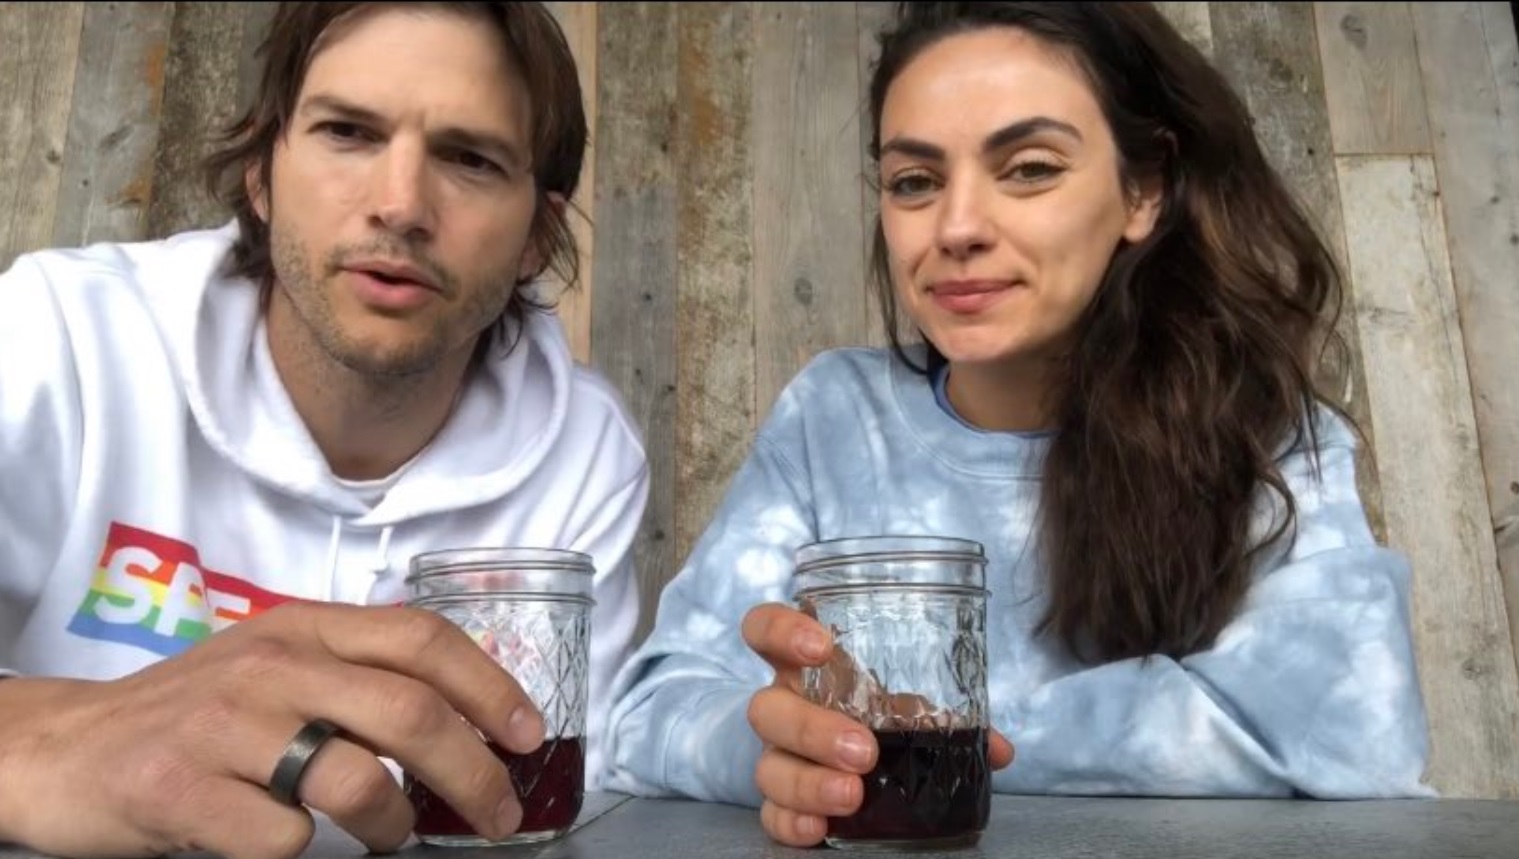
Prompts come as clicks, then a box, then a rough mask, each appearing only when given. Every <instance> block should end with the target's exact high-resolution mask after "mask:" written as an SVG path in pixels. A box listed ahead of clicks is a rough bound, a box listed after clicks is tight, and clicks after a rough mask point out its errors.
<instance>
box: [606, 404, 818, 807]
mask: <svg viewBox="0 0 1519 859" xmlns="http://www.w3.org/2000/svg"><path fill="white" fill-rule="evenodd" d="M799 474H800V472H799V471H798V470H797V469H796V468H795V467H794V466H792V465H791V463H790V462H788V461H787V460H786V459H785V457H784V455H783V454H782V453H781V450H780V448H779V447H777V446H775V445H773V444H772V443H771V441H770V440H769V439H768V438H767V436H766V435H765V434H764V433H763V432H762V433H761V434H760V436H759V437H758V438H757V439H756V441H755V445H754V447H753V449H752V450H751V453H750V455H749V457H748V459H747V460H746V461H745V462H744V464H743V465H742V466H741V467H740V468H739V470H738V471H737V473H736V474H735V475H734V478H733V480H732V482H731V483H730V485H729V488H728V492H727V494H726V496H725V497H724V499H723V502H722V504H721V505H719V507H718V509H717V512H716V513H715V514H714V516H713V518H712V520H711V523H710V524H709V526H708V527H707V529H706V531H705V532H704V533H703V535H702V537H701V538H700V539H699V540H698V542H697V544H696V546H695V547H694V549H693V550H692V552H691V555H690V556H689V558H688V560H687V562H686V564H685V566H684V568H683V569H682V570H681V572H680V573H679V575H677V576H676V577H675V578H674V579H673V580H672V581H671V582H670V583H669V584H668V585H667V586H666V587H665V589H664V592H663V594H662V596H661V598H660V603H659V612H658V618H657V622H656V624H655V626H654V631H653V633H652V634H651V635H650V636H649V638H648V639H647V640H646V641H645V642H644V644H643V645H642V647H640V648H639V650H638V651H637V652H636V653H635V654H634V656H633V659H632V660H631V661H630V662H629V664H628V665H627V666H626V667H625V668H624V669H623V671H622V672H621V673H620V674H619V675H618V679H617V682H616V684H615V689H614V693H613V701H614V704H613V709H612V713H611V717H610V730H609V734H608V736H609V739H610V742H611V748H610V749H609V752H608V764H607V765H608V770H607V772H606V775H605V783H604V786H605V787H606V788H607V789H610V790H615V791H620V792H624V793H631V794H635V795H641V796H685V797H691V798H694V799H701V800H708V801H717V802H728V803H735V804H740V805H751V806H757V805H759V804H760V795H759V790H758V789H757V788H756V787H755V784H754V766H755V764H756V763H757V762H758V760H759V756H760V751H761V749H760V742H759V739H758V737H757V736H756V735H755V733H754V731H753V729H752V728H751V727H750V725H749V721H748V706H749V699H750V697H751V696H752V695H753V694H754V692H755V691H756V690H757V689H759V688H760V687H762V686H764V685H766V684H768V683H769V682H770V681H771V679H772V672H771V670H770V668H769V666H768V665H766V664H765V663H764V661H762V660H761V659H760V658H759V657H758V656H756V655H754V653H753V652H752V651H750V650H749V648H748V647H747V646H746V645H745V644H744V642H743V638H742V636H741V634H740V631H739V626H738V621H739V620H740V619H741V618H742V617H743V616H744V613H745V612H746V611H748V609H749V608H751V607H753V606H755V605H759V604H760V603H763V602H769V601H784V600H786V599H787V598H788V595H787V594H786V592H785V591H784V587H785V583H786V582H787V581H788V580H789V578H790V570H791V565H792V555H791V552H792V549H791V547H795V546H799V545H802V544H804V543H807V542H810V541H811V539H812V534H813V533H814V531H815V526H814V524H813V523H814V519H813V516H812V514H811V505H810V500H809V498H808V496H807V494H806V492H805V489H804V488H805V485H806V484H805V482H804V481H803V480H802V479H801V478H800V477H799Z"/></svg>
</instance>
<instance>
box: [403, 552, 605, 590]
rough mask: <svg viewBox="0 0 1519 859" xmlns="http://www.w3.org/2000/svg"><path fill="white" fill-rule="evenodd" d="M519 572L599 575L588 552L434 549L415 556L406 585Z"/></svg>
mask: <svg viewBox="0 0 1519 859" xmlns="http://www.w3.org/2000/svg"><path fill="white" fill-rule="evenodd" d="M519 568H526V569H530V570H538V571H552V572H565V573H579V574H583V575H592V576H593V575H595V573H596V567H595V564H594V563H593V561H592V559H591V556H590V555H587V554H586V553H584V552H576V551H572V550H569V549H550V548H540V547H535V546H511V547H470V548H458V549H434V550H432V551H428V552H422V553H420V554H417V555H413V556H412V559H411V566H410V572H409V573H407V575H406V578H405V582H406V583H407V584H410V583H412V582H419V581H424V580H426V579H431V578H438V577H442V576H447V575H453V574H456V573H478V572H489V571H493V570H499V571H503V572H505V571H509V570H514V569H519Z"/></svg>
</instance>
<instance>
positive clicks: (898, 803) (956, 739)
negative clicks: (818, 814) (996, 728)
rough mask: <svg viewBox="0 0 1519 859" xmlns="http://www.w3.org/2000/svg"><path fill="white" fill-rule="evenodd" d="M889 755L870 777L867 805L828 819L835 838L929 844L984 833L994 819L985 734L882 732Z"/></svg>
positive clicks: (883, 753) (878, 738)
mask: <svg viewBox="0 0 1519 859" xmlns="http://www.w3.org/2000/svg"><path fill="white" fill-rule="evenodd" d="M875 736H876V743H877V744H879V746H880V749H881V753H880V756H879V757H878V758H877V759H876V766H875V769H873V770H871V771H870V773H869V774H868V775H866V776H864V782H865V801H864V802H862V803H861V804H860V810H859V811H856V812H855V813H854V814H851V815H850V816H848V817H831V818H829V819H828V835H829V837H831V838H841V839H847V840H851V841H923V840H929V839H941V838H954V837H956V836H966V835H971V834H973V833H977V832H980V831H981V830H982V829H984V828H986V821H987V818H989V817H990V816H991V808H992V806H991V802H992V781H991V768H990V766H989V765H988V763H987V745H986V743H987V740H986V730H985V729H984V728H975V729H966V730H960V731H935V730H927V731H876V732H875Z"/></svg>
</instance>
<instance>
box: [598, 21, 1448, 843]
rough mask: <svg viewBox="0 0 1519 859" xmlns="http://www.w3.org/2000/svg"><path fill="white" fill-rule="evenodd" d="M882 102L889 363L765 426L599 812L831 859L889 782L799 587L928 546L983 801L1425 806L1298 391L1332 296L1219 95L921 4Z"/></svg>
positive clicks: (1145, 59) (1122, 42) (622, 699)
mask: <svg viewBox="0 0 1519 859" xmlns="http://www.w3.org/2000/svg"><path fill="white" fill-rule="evenodd" d="M870 102H871V104H870V108H871V121H872V123H873V131H874V135H873V141H872V154H873V156H874V157H875V158H876V160H877V163H878V167H879V188H880V210H881V213H880V220H879V224H878V227H877V230H876V233H875V250H874V265H873V269H874V271H873V274H874V277H875V279H876V281H877V285H878V287H879V288H880V291H881V296H882V299H883V306H884V307H885V309H886V313H885V319H884V322H885V324H886V329H887V331H888V333H889V334H893V343H894V345H893V347H892V348H891V349H889V350H884V349H883V350H871V349H844V350H837V351H833V352H830V353H827V354H824V355H822V356H819V357H818V358H817V359H815V360H814V361H813V362H812V363H811V364H810V365H809V366H808V367H807V368H806V369H804V370H803V371H802V372H801V373H800V374H799V375H798V376H797V378H796V379H795V380H793V382H792V383H791V384H790V385H789V386H788V388H787V390H786V391H785V392H784V393H783V394H782V396H781V397H780V398H779V400H778V402H777V403H776V406H775V408H774V410H773V412H772V413H771V415H770V416H769V418H768V420H767V422H766V424H765V426H764V427H763V428H762V430H761V432H760V433H759V435H758V437H757V439H756V441H755V445H754V449H753V451H752V453H751V455H750V457H749V459H748V461H747V462H746V463H745V464H744V466H743V468H742V469H741V470H740V472H739V473H738V474H737V475H736V476H735V478H734V481H733V484H732V486H731V487H730V490H729V492H728V495H727V497H726V499H725V501H724V503H723V505H722V507H721V508H720V509H719V511H718V513H717V514H716V517H715V518H714V520H713V521H712V523H711V526H710V527H709V528H708V530H707V532H706V533H705V535H704V536H703V537H702V539H701V540H700V541H699V543H698V544H697V546H696V548H695V550H694V551H693V553H692V555H691V557H690V559H689V560H688V562H687V565H686V567H685V568H684V569H683V570H682V572H681V573H680V575H679V576H678V577H677V578H676V579H675V580H674V581H673V582H671V584H670V585H669V587H668V588H667V589H666V591H665V595H664V597H663V600H662V603H661V605H660V612H659V618H658V624H657V626H656V628H655V631H654V633H653V634H652V636H651V637H650V638H649V639H648V641H647V642H646V643H645V644H644V646H643V647H642V649H641V650H640V652H639V653H638V654H637V656H636V657H635V659H634V661H633V663H632V664H631V665H629V666H628V667H627V668H626V669H625V671H624V672H623V673H622V674H621V676H620V682H619V684H618V688H617V700H618V703H617V704H616V706H615V708H614V712H613V714H612V717H611V718H612V725H613V729H612V737H611V741H612V743H613V744H614V747H615V748H614V752H613V755H612V771H611V772H610V773H609V774H608V775H609V776H610V782H609V783H610V784H611V785H612V786H614V787H616V788H619V789H622V790H628V791H632V792H639V793H667V794H680V795H687V796H693V797H697V798H703V799H712V800H720V801H727V802H740V803H750V804H754V805H762V806H763V808H762V820H763V822H764V825H765V827H766V829H767V831H768V832H769V833H770V834H771V835H772V836H773V837H774V838H775V839H777V840H779V841H781V842H784V843H788V844H796V845H805V844H814V843H817V842H818V841H820V840H821V839H822V837H823V835H824V832H825V827H826V818H827V817H828V816H840V815H845V814H848V813H850V812H851V811H853V810H854V809H855V808H856V807H857V805H858V804H859V802H860V797H861V793H862V787H861V782H860V778H859V774H860V773H864V772H868V771H869V769H870V767H871V764H872V763H873V761H874V757H875V754H876V749H875V746H874V742H873V740H872V739H871V735H870V733H869V732H868V731H863V730H861V729H860V727H861V726H859V725H857V724H855V723H853V722H850V721H849V720H848V719H847V718H845V717H844V716H842V715H840V714H837V713H832V712H829V711H826V710H823V709H821V708H819V707H816V706H813V705H811V704H809V703H807V702H806V701H805V700H804V699H803V698H802V697H801V696H799V695H798V694H797V693H796V688H797V676H798V672H799V669H800V667H801V666H802V665H804V664H819V663H821V662H822V661H824V660H825V659H826V657H827V653H828V648H829V642H828V638H827V636H826V635H825V634H824V633H823V631H822V629H821V628H820V627H819V626H818V625H817V624H816V623H814V622H813V621H811V620H809V619H807V618H806V617H804V616H802V615H801V614H799V613H798V612H796V611H794V610H792V609H790V608H787V607H785V606H784V605H783V603H787V602H789V600H790V598H791V590H790V587H789V576H790V573H791V558H792V555H793V552H794V551H795V550H796V549H797V547H798V546H800V545H802V544H805V543H808V542H811V541H813V540H820V539H832V538H839V537H852V536H862V535H871V534H903V533H907V534H914V533H916V534H941V535H947V536H956V537H963V538H968V539H972V540H976V541H978V542H981V543H982V544H983V545H985V546H986V550H987V553H988V555H989V557H990V563H989V565H988V569H987V581H988V586H989V588H990V589H991V591H992V593H993V597H992V601H991V603H990V604H989V607H988V622H987V638H988V662H989V673H988V682H989V692H990V699H991V718H992V723H993V726H994V727H995V728H996V729H998V730H999V731H1001V732H1002V734H1003V735H1005V736H1006V737H1008V738H1011V739H1012V741H1013V742H1015V743H1016V744H1017V746H1018V760H1017V762H1016V763H1015V764H1013V765H1011V766H1008V765H1007V764H1008V763H1009V762H1010V761H1011V758H1012V749H1011V747H1010V746H1009V745H1008V743H1007V741H1006V740H1005V739H1003V738H1002V737H1000V736H999V737H995V738H994V739H993V741H992V747H991V750H990V754H991V758H992V761H993V764H994V766H997V767H999V768H1000V769H999V772H998V773H997V774H996V775H995V777H994V782H993V783H994V787H995V789H997V790H999V791H1003V792H1019V793H1097V794H1164V795H1235V796H1290V795H1307V796H1315V797H1372V796H1378V797H1385V796H1425V795H1429V793H1430V791H1429V790H1428V789H1427V788H1425V787H1423V786H1422V785H1421V784H1420V781H1419V779H1420V775H1421V772H1422V769H1423V766H1424V761H1425V755H1426V736H1425V722H1424V712H1423V704H1422V700H1421V698H1420V693H1419V687H1418V683H1417V678H1416V672H1415V665H1414V655H1413V650H1412V646H1411V642H1410V634H1409V620H1408V586H1409V583H1408V576H1409V571H1408V568H1407V565H1406V562H1405V561H1404V559H1403V558H1402V556H1400V555H1398V554H1396V553H1394V552H1392V551H1389V550H1387V549H1384V548H1381V547H1379V546H1377V545H1376V544H1375V542H1374V541H1373V537H1372V535H1371V533H1370V530H1369V529H1368V527H1367V523H1366V517H1365V513H1364V511H1363V509H1362V507H1361V505H1360V501H1359V498H1358V496H1357V494H1356V487H1355V474H1354V446H1355V437H1354V436H1353V435H1352V433H1351V431H1350V428H1349V426H1348V424H1347V422H1346V420H1345V419H1344V418H1343V416H1341V415H1340V414H1339V413H1338V412H1337V411H1336V410H1333V409H1332V408H1330V407H1327V406H1325V405H1322V404H1321V403H1320V401H1319V399H1318V398H1317V397H1316V395H1315V392H1314V382H1313V378H1314V368H1315V364H1316V363H1317V361H1316V358H1317V357H1318V356H1319V355H1320V354H1321V353H1322V351H1323V348H1322V347H1323V345H1324V344H1325V342H1326V338H1327V337H1328V336H1329V331H1330V328H1331V326H1330V324H1329V323H1331V322H1332V320H1333V317H1334V314H1335V313H1336V312H1337V310H1338V300H1339V293H1338V290H1337V285H1338V281H1337V275H1336V272H1335V267H1334V263H1333V260H1332V257H1331V256H1330V254H1329V253H1328V251H1327V250H1326V248H1325V244H1324V242H1323V241H1322V240H1321V239H1320V238H1319V237H1318V236H1317V235H1315V233H1314V232H1313V230H1312V228H1311V227H1310V224H1309V222H1308V220H1307V219H1306V218H1305V217H1304V215H1303V214H1302V212H1301V210H1300V209H1299V208H1298V207H1297V206H1296V205H1295V204H1294V202H1293V200H1292V199H1291V197H1290V195H1289V193H1288V192H1287V190H1286V188H1285V187H1284V185H1283V183H1282V181H1281V179H1280V178H1279V177H1278V176H1277V175H1276V174H1275V173H1274V172H1273V171H1272V169H1271V168H1270V166H1269V165H1268V164H1267V162H1266V160H1265V158H1264V156H1263V155H1262V153H1261V150H1260V147H1259V145H1258V144H1257V142H1256V140H1255V138H1254V136H1253V134H1252V131H1251V126H1250V119H1249V116H1248V114H1247V112H1246V110H1245V108H1244V107H1243V105H1242V104H1241V103H1240V101H1239V99H1238V98H1237V97H1236V96H1235V95H1234V94H1233V93H1232V92H1231V91H1230V89H1229V87H1228V85H1227V84H1226V82H1225V81H1224V80H1223V78H1222V77H1221V76H1220V75H1219V73H1218V72H1217V71H1216V70H1214V69H1213V68H1212V67H1211V66H1209V64H1208V63H1207V61H1206V60H1205V59H1204V58H1203V57H1202V56H1201V55H1200V54H1199V53H1198V52H1197V51H1196V50H1194V49H1193V48H1192V47H1190V46H1189V45H1188V44H1187V43H1186V42H1185V41H1184V40H1183V39H1181V38H1180V37H1179V36H1178V35H1177V34H1176V32H1175V31H1174V30H1172V29H1171V27H1170V26H1169V25H1168V24H1167V23H1166V21H1165V20H1164V18H1163V17H1162V16H1161V15H1160V14H1159V13H1157V12H1156V11H1155V10H1154V9H1153V8H1152V7H1151V6H1149V5H1148V4H1127V3H1114V4H1109V3H1103V4H1095V3H1092V4H1087V3H1079V4H1064V3H925V4H904V5H903V7H902V8H901V10H900V12H899V14H898V17H897V20H896V21H895V23H894V25H893V26H892V27H891V28H890V29H889V31H888V32H887V33H885V34H884V35H883V37H882V39H881V58H880V61H879V64H878V66H877V68H876V70H875V73H874V78H873V80H872V83H871V93H870ZM899 313H905V314H906V316H907V318H908V319H909V320H910V321H911V323H912V324H913V326H914V327H915V328H916V330H917V331H918V332H919V333H920V334H921V335H922V339H923V341H924V343H923V344H921V345H914V346H904V345H902V344H901V343H898V342H896V338H895V336H894V333H895V332H896V331H897V324H896V323H897V318H898V317H897V314H899ZM767 663H768V665H767ZM766 684H768V685H766Z"/></svg>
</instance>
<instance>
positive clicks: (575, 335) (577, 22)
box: [548, 2, 598, 364]
mask: <svg viewBox="0 0 1519 859" xmlns="http://www.w3.org/2000/svg"><path fill="white" fill-rule="evenodd" d="M596 6H597V4H595V3H587V2H552V3H549V4H548V7H549V10H550V11H551V12H553V13H554V17H555V18H556V19H557V20H558V21H559V27H560V29H562V30H564V37H565V40H566V41H568V42H569V43H570V53H571V54H573V55H574V57H575V70H576V72H577V74H578V76H579V78H580V96H581V100H582V101H583V102H584V104H585V123H586V128H587V129H589V131H590V140H589V141H588V142H587V145H586V152H585V161H584V163H583V164H582V165H581V168H580V183H579V185H578V187H577V190H576V192H575V199H574V201H572V202H573V203H574V206H572V207H571V210H570V214H569V218H570V230H571V232H573V233H574V235H575V243H576V245H577V246H578V248H579V251H580V272H579V275H580V277H579V282H578V283H576V284H575V285H574V286H572V287H571V288H570V289H568V290H565V289H564V285H563V284H561V283H557V282H555V283H551V284H550V289H553V290H554V291H555V295H556V296H557V298H558V313H559V318H560V319H561V320H563V322H564V331H565V334H566V335H567V336H568V337H569V341H570V352H571V354H573V355H574V356H575V360H577V361H579V362H581V363H583V364H584V363H589V362H590V360H591V307H592V305H593V303H594V302H593V301H592V299H591V291H592V289H593V288H594V284H595V281H596V232H595V229H594V228H593V226H592V225H593V224H595V223H596V108H597V100H596V80H597V68H596V55H597V38H598V37H597V19H598V15H597V9H596Z"/></svg>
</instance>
